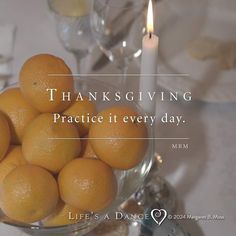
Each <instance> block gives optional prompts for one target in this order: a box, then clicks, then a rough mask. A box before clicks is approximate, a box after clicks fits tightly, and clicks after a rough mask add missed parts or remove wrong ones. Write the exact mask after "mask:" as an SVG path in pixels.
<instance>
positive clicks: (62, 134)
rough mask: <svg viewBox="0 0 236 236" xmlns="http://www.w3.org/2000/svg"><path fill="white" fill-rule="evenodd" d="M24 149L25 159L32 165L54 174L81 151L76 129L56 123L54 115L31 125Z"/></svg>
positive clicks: (42, 117)
mask: <svg viewBox="0 0 236 236" xmlns="http://www.w3.org/2000/svg"><path fill="white" fill-rule="evenodd" d="M58 138H59V139H58ZM67 138H69V139H68V140H67ZM22 148H23V154H24V157H25V159H26V160H27V161H28V162H29V163H30V164H35V165H38V166H41V167H44V168H45V169H47V170H50V171H52V172H54V173H57V172H59V171H60V170H61V168H62V167H63V166H64V165H65V164H66V163H67V162H69V161H71V160H72V159H74V158H75V157H78V156H79V154H80V151H81V147H80V140H79V134H78V131H77V129H76V127H75V126H74V125H73V124H69V123H62V122H61V121H57V122H56V123H54V121H53V115H52V114H42V115H40V116H39V117H37V118H36V119H35V120H34V121H33V122H32V123H31V124H30V125H29V127H28V129H27V130H26V133H25V136H24V139H23V144H22Z"/></svg>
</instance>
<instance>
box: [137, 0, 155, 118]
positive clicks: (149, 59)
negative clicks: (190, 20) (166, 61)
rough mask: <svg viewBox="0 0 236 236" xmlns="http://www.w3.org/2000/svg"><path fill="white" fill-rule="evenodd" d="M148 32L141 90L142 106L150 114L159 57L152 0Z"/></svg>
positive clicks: (153, 105)
mask: <svg viewBox="0 0 236 236" xmlns="http://www.w3.org/2000/svg"><path fill="white" fill-rule="evenodd" d="M147 31H148V34H147V35H145V36H144V37H143V50H142V59H141V75H140V85H139V90H140V92H143V99H142V101H140V106H141V107H142V108H143V109H144V111H145V112H147V113H148V114H155V109H156V101H155V98H154V99H153V100H151V97H150V96H152V95H153V93H154V92H155V90H156V74H157V58H158V44H159V38H158V37H157V36H156V35H155V34H154V33H153V32H154V25H153V7H152V1H151V0H149V5H148V15H147Z"/></svg>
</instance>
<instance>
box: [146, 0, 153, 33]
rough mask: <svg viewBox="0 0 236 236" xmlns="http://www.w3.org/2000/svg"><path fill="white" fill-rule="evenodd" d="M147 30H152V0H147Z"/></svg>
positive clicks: (151, 31)
mask: <svg viewBox="0 0 236 236" xmlns="http://www.w3.org/2000/svg"><path fill="white" fill-rule="evenodd" d="M147 31H148V33H153V32H154V25H153V6H152V0H149V4H148V13H147Z"/></svg>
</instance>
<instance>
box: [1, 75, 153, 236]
mask: <svg viewBox="0 0 236 236" xmlns="http://www.w3.org/2000/svg"><path fill="white" fill-rule="evenodd" d="M15 86H17V84H15V85H13V86H11V87H15ZM8 88H9V87H8ZM75 88H76V91H77V92H81V93H82V94H85V95H86V94H88V93H89V92H92V93H95V92H96V93H97V94H99V96H98V99H97V102H96V105H97V109H98V111H99V110H102V109H104V108H106V107H109V106H112V105H124V104H127V105H129V106H132V107H133V108H134V109H136V110H137V111H138V113H139V114H141V115H144V113H143V111H142V109H141V108H140V107H139V106H138V105H137V104H135V103H134V102H128V101H126V100H121V101H119V102H117V101H112V99H111V102H109V103H108V102H107V101H105V102H103V101H102V99H100V95H101V96H102V93H103V92H105V91H109V92H110V94H115V93H116V92H117V91H120V89H118V88H115V87H113V86H110V85H108V84H106V83H104V82H101V81H96V80H94V79H91V78H81V79H77V80H75ZM0 93H1V91H0ZM147 128H148V138H149V139H148V148H147V151H146V154H145V157H144V159H143V161H142V162H141V163H140V164H139V165H138V166H136V167H135V168H133V169H131V170H127V171H119V170H115V174H116V177H117V182H118V194H117V197H116V199H115V200H114V202H113V203H112V205H111V206H110V207H109V208H108V209H106V210H104V211H103V212H101V213H100V217H99V219H95V217H93V215H92V214H91V217H90V219H89V220H87V221H82V222H81V223H78V224H73V225H68V226H59V227H44V226H43V225H42V224H41V222H37V223H35V224H22V223H18V222H14V221H12V220H10V219H9V218H6V217H4V215H3V214H2V213H1V214H0V219H1V221H2V222H3V223H5V224H7V225H10V226H15V227H17V228H18V229H20V230H21V231H23V232H24V233H23V235H40V236H58V235H65V236H72V235H73V236H74V235H84V234H86V233H88V232H90V231H91V230H92V229H94V228H95V227H96V226H97V225H98V224H99V223H100V222H101V221H102V220H103V219H102V216H104V215H105V214H106V213H108V212H113V211H115V210H116V209H117V208H118V206H119V205H120V204H121V203H123V202H124V201H126V200H127V199H129V197H130V196H131V195H132V194H133V193H135V192H136V191H137V190H138V189H139V188H140V186H141V185H142V184H143V183H144V180H145V178H146V176H147V174H148V172H149V170H150V169H151V166H152V160H153V158H152V157H153V155H154V153H153V138H152V137H153V136H152V130H151V129H150V125H148V124H147Z"/></svg>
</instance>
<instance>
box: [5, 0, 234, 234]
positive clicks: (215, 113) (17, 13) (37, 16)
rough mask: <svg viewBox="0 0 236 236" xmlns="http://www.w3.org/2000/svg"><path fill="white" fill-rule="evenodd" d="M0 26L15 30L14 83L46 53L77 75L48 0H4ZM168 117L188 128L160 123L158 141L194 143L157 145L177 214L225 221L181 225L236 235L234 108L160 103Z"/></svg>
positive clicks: (198, 231) (9, 231) (230, 105)
mask: <svg viewBox="0 0 236 236" xmlns="http://www.w3.org/2000/svg"><path fill="white" fill-rule="evenodd" d="M0 22H4V23H13V24H16V25H17V37H16V43H15V49H14V60H13V64H12V66H13V76H12V78H11V81H10V82H16V81H17V80H18V73H19V70H20V68H21V65H22V64H23V63H24V61H25V60H26V59H27V58H28V57H30V56H32V55H33V54H37V53H42V52H46V53H52V54H55V55H58V56H59V57H62V58H63V59H64V60H65V61H66V63H67V64H68V65H70V67H71V69H72V70H73V72H76V63H75V60H74V58H73V56H72V55H71V54H69V53H68V52H66V51H65V50H64V49H63V47H62V46H61V45H60V42H59V40H58V38H57V36H56V31H55V25H54V22H53V19H52V17H51V15H50V14H49V11H48V8H47V3H46V1H45V0H42V1H37V0H21V1H18V0H1V1H0ZM109 66H111V65H109ZM113 70H115V69H114V68H113ZM165 112H168V113H169V114H173V115H174V114H175V115H177V114H181V115H184V117H185V119H186V120H187V122H188V125H185V126H180V127H178V128H177V127H174V126H173V125H172V126H171V125H164V124H159V125H158V127H157V128H156V129H157V135H158V137H170V136H171V137H189V138H190V140H189V148H188V150H183V149H182V150H181V149H179V150H173V149H172V148H171V145H172V143H173V142H170V141H166V140H162V141H159V142H158V143H157V147H158V152H159V153H160V154H161V155H162V157H163V160H164V162H163V165H162V166H161V169H160V173H161V175H163V176H165V177H166V178H167V180H169V182H170V183H171V184H172V185H173V186H174V187H175V190H176V193H177V196H178V210H177V214H186V213H188V214H191V215H193V216H207V215H209V214H210V215H214V214H215V215H219V216H224V218H225V219H224V220H221V221H209V220H208V221H206V220H200V221H193V220H182V221H180V222H181V224H182V225H184V227H185V228H186V229H187V230H188V231H189V232H190V233H191V234H192V235H198V236H203V235H207V236H213V235H216V236H221V235H233V233H234V232H235V225H236V187H235V181H236V171H235V166H236V158H235V154H236V152H235V146H234V145H235V140H236V132H235V131H236V126H235V120H236V104H235V103H225V104H210V103H203V102H199V101H193V102H191V103H181V102H179V103H170V102H163V103H161V104H158V116H161V115H162V114H164V113H165ZM0 235H8V236H13V235H14V236H16V235H17V233H16V231H15V229H12V228H11V229H9V228H8V227H6V226H4V225H0Z"/></svg>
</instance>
